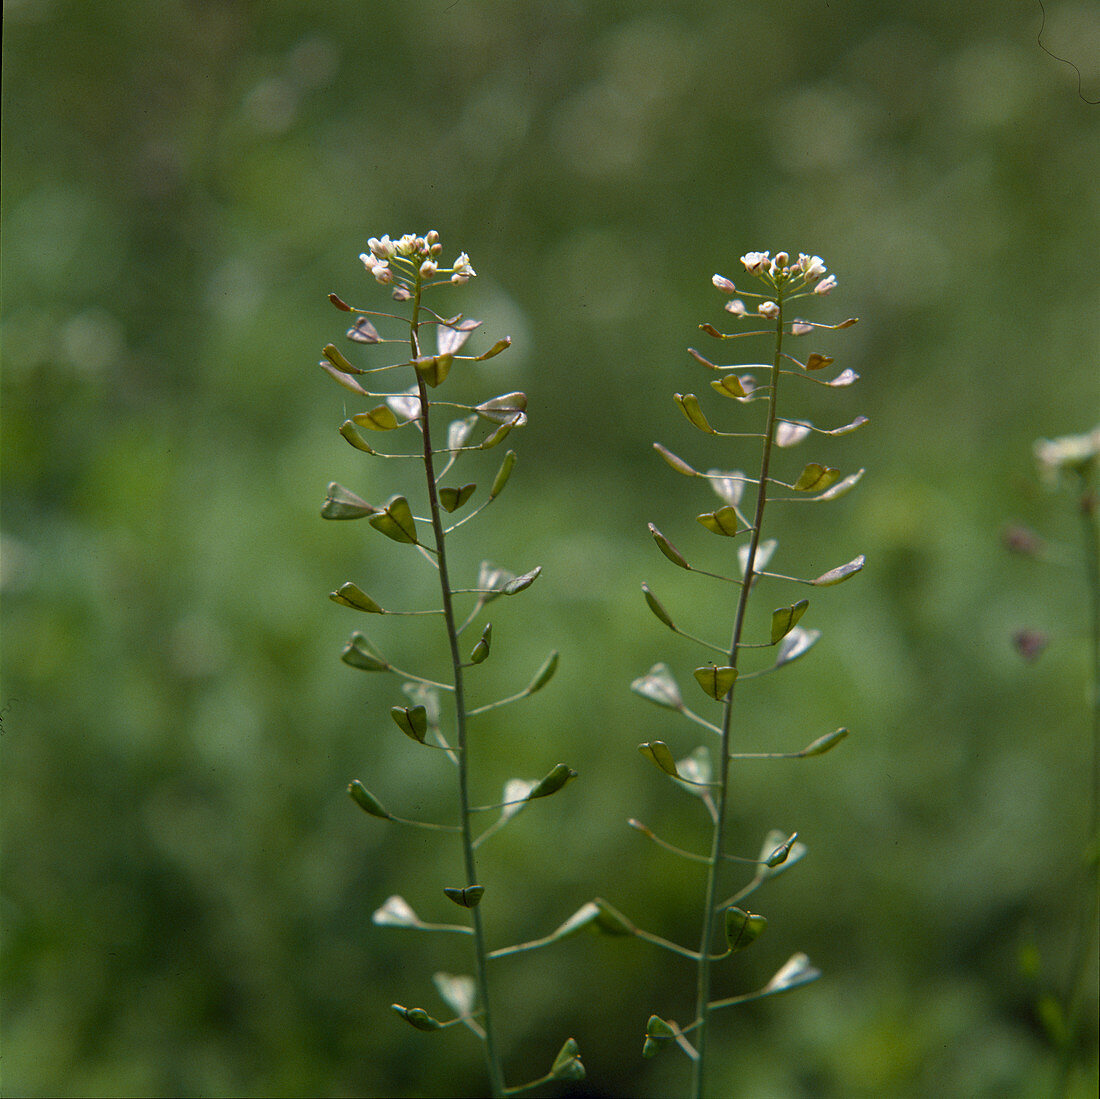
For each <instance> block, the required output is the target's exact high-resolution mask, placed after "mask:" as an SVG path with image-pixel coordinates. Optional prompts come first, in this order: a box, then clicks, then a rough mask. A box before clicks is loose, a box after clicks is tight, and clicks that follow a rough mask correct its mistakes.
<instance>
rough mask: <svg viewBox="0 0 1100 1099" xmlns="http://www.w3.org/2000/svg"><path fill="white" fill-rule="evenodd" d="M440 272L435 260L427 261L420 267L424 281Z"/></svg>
mask: <svg viewBox="0 0 1100 1099" xmlns="http://www.w3.org/2000/svg"><path fill="white" fill-rule="evenodd" d="M438 270H439V266H438V264H437V263H436V262H435V261H434V260H430V259H426V260H425V261H424V262H423V263H422V264H421V265H420V277H421V278H422V279H430V278H431V277H432V275H434V274H435V273H436V271H438Z"/></svg>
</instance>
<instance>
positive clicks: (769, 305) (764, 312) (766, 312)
mask: <svg viewBox="0 0 1100 1099" xmlns="http://www.w3.org/2000/svg"><path fill="white" fill-rule="evenodd" d="M756 311H757V313H759V314H760V316H762V317H767V318H768V320H774V319H775V318H776V317H778V316H779V306H778V305H776V304H775V302H774V301H762V302H761V303H760V304H759V305H758V306H757V307H756Z"/></svg>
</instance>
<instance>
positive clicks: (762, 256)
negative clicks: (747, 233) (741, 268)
mask: <svg viewBox="0 0 1100 1099" xmlns="http://www.w3.org/2000/svg"><path fill="white" fill-rule="evenodd" d="M770 261H771V257H770V256H769V254H768V253H767V252H746V253H745V254H744V255H743V256H742V257H741V262H742V263H743V264H744V265H745V270H746V271H748V273H749V274H750V275H759V274H760V272H761V271H763V269H764V267H765V265H766V264H768V263H769V262H770Z"/></svg>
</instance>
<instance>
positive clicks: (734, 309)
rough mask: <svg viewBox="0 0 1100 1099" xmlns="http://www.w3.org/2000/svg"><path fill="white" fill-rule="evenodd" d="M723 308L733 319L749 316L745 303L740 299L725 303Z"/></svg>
mask: <svg viewBox="0 0 1100 1099" xmlns="http://www.w3.org/2000/svg"><path fill="white" fill-rule="evenodd" d="M725 308H726V312H727V313H732V314H733V315H734V316H735V317H747V316H748V315H749V311H748V310H747V309H746V308H745V303H744V302H743V301H742V300H741V299H740V298H734V299H733V301H728V302H726V307H725Z"/></svg>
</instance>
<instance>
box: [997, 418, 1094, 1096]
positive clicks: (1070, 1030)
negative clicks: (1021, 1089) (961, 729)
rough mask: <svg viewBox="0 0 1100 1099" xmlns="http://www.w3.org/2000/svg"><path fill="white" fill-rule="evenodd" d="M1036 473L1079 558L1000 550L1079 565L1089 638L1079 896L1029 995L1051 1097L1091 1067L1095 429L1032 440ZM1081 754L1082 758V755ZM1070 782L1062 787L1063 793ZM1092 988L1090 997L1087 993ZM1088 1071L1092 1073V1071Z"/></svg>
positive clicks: (1033, 963)
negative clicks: (1056, 956)
mask: <svg viewBox="0 0 1100 1099" xmlns="http://www.w3.org/2000/svg"><path fill="white" fill-rule="evenodd" d="M1035 461H1036V465H1037V466H1038V470H1039V476H1040V478H1041V480H1042V481H1043V483H1044V484H1045V485H1046V486H1047V487H1048V488H1050V489H1067V488H1068V489H1069V491H1070V493H1071V494H1072V499H1073V500H1074V503H1075V505H1076V511H1077V515H1078V517H1079V519H1080V537H1081V543H1080V545H1081V548H1080V553H1074V552H1073V551H1072V550H1071V549H1069V548H1068V547H1067V548H1065V549H1062V550H1057V549H1055V550H1052V549H1051V548H1050V547H1048V546H1047V544H1046V542H1045V541H1044V540H1043V539H1042V538H1040V537H1039V535H1037V534H1035V533H1034V532H1033V531H1031V530H1029V529H1028V528H1026V527H1020V526H1015V525H1014V526H1011V527H1009V528H1008V529H1007V530H1006V531H1005V542H1006V544H1007V546H1008V547H1009V548H1010V549H1012V550H1014V551H1016V552H1018V553H1022V554H1024V555H1025V556H1028V557H1033V558H1035V559H1037V560H1039V561H1045V562H1049V563H1054V564H1063V565H1070V566H1073V567H1075V568H1077V567H1079V568H1080V569H1081V573H1082V580H1083V584H1082V587H1083V589H1084V591H1085V592H1086V593H1087V597H1086V599H1085V601H1084V608H1083V609H1084V615H1083V617H1084V619H1085V628H1084V631H1083V633H1084V635H1085V636H1086V637H1087V638H1088V653H1089V658H1088V670H1087V672H1086V681H1087V688H1086V692H1085V698H1086V707H1087V718H1086V720H1087V724H1088V728H1089V735H1088V738H1087V739H1086V740H1084V741H1083V742H1082V745H1081V748H1082V751H1081V756H1082V759H1081V763H1082V766H1081V768H1080V775H1081V776H1084V777H1086V781H1087V783H1088V787H1087V790H1086V791H1085V792H1086V796H1087V799H1088V826H1087V827H1088V831H1087V834H1086V835H1085V838H1084V844H1083V848H1084V849H1083V853H1082V858H1081V864H1080V875H1079V878H1080V880H1079V882H1075V887H1076V889H1078V890H1079V892H1080V896H1079V897H1072V896H1071V897H1070V898H1068V900H1067V905H1066V907H1067V910H1069V911H1072V910H1073V908H1074V906H1076V907H1077V927H1076V930H1075V940H1074V942H1073V947H1072V951H1071V955H1070V961H1069V968H1068V972H1067V974H1066V977H1065V980H1064V983H1063V988H1062V989H1061V991H1060V992H1058V993H1054V992H1053V991H1049V990H1046V989H1044V990H1043V991H1042V992H1040V993H1039V995H1038V996H1037V998H1036V1005H1035V1007H1036V1014H1037V1016H1038V1018H1039V1021H1040V1022H1041V1023H1042V1025H1043V1028H1044V1029H1045V1030H1046V1032H1047V1035H1048V1037H1049V1038H1050V1041H1051V1043H1052V1045H1053V1046H1054V1048H1055V1050H1056V1051H1057V1069H1056V1078H1055V1085H1054V1088H1053V1091H1052V1094H1053V1095H1055V1096H1063V1095H1070V1094H1073V1090H1072V1089H1073V1085H1074V1082H1075V1080H1074V1076H1075V1072H1076V1073H1077V1074H1078V1075H1080V1076H1083V1077H1085V1079H1086V1081H1087V1082H1086V1083H1085V1085H1084V1086H1085V1087H1086V1088H1087V1087H1089V1086H1090V1085H1091V1086H1092V1087H1095V1077H1094V1078H1093V1079H1092V1080H1088V1077H1087V1073H1088V1072H1089V1068H1090V1063H1091V1064H1093V1066H1094V1064H1095V1058H1096V1051H1097V1043H1096V1031H1095V1030H1093V1029H1092V1028H1091V1027H1090V1026H1089V1025H1088V1015H1089V1011H1088V1008H1089V1001H1090V999H1091V1001H1092V1003H1093V1004H1095V1002H1096V992H1095V984H1096V964H1097V953H1098V944H1100V925H1098V923H1097V920H1098V915H1100V425H1098V426H1097V427H1095V428H1093V429H1092V431H1089V432H1085V433H1084V434H1082V435H1065V436H1062V437H1061V438H1058V439H1039V440H1037V441H1036V443H1035ZM1048 640H1049V638H1048V637H1047V635H1046V634H1045V633H1043V632H1042V631H1040V630H1036V629H1021V630H1019V631H1017V633H1016V634H1015V636H1014V638H1013V641H1014V644H1015V646H1016V649H1017V651H1018V652H1019V653H1020V655H1021V656H1023V657H1024V659H1026V660H1029V661H1031V660H1035V659H1036V658H1037V657H1038V656H1039V654H1040V653H1041V652H1042V651H1043V649H1044V648H1045V647H1046V645H1047V643H1048ZM1085 757H1087V759H1086V758H1085ZM1071 790H1072V785H1069V786H1067V790H1066V796H1069V795H1070V791H1071ZM1021 963H1022V966H1023V969H1024V972H1025V973H1026V974H1027V975H1028V976H1029V977H1031V978H1032V979H1034V980H1036V981H1038V980H1039V979H1040V978H1043V979H1044V981H1045V977H1044V975H1043V974H1042V973H1041V962H1040V954H1039V948H1038V947H1037V946H1034V945H1031V944H1028V945H1026V946H1025V947H1024V948H1023V949H1022V950H1021ZM1090 990H1091V993H1092V995H1091V997H1090V995H1089V993H1090ZM1093 1071H1095V1069H1093Z"/></svg>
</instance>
